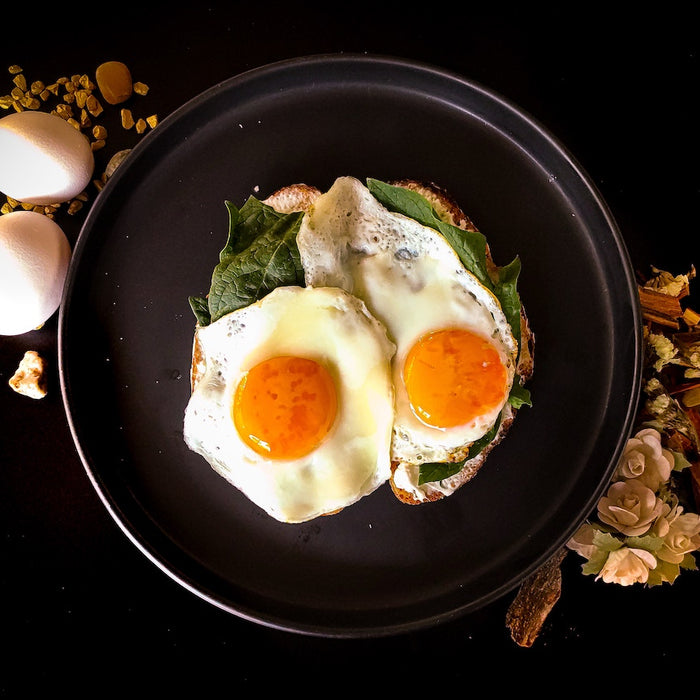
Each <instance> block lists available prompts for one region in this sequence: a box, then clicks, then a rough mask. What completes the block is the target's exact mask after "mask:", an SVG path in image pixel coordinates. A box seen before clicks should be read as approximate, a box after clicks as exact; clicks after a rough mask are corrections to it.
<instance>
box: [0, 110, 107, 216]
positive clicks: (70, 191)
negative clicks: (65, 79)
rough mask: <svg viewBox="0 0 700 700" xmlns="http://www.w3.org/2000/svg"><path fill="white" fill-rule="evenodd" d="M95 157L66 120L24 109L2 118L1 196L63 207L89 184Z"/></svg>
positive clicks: (0, 153)
mask: <svg viewBox="0 0 700 700" xmlns="http://www.w3.org/2000/svg"><path fill="white" fill-rule="evenodd" d="M94 170H95V157H94V155H93V153H92V149H91V148H90V143H89V142H88V139H87V137H86V136H85V135H84V134H82V133H81V132H80V131H78V129H76V128H75V127H74V126H71V125H70V124H69V123H68V122H67V121H66V120H65V119H62V118H61V117H58V116H56V115H55V114H49V113H48V112H38V111H33V110H25V111H24V112H15V113H13V114H8V115H7V116H6V117H3V118H2V119H0V192H3V193H4V194H6V195H7V196H9V197H13V198H14V199H18V200H19V201H20V202H30V203H32V204H58V203H60V202H65V201H67V200H69V199H72V198H73V197H75V196H77V195H79V194H80V193H81V192H82V191H83V190H84V189H85V187H86V186H87V184H88V183H89V182H90V179H91V178H92V174H93V172H94Z"/></svg>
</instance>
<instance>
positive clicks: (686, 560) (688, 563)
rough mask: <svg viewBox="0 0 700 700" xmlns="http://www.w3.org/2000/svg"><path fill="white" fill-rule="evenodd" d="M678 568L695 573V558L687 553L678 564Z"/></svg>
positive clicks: (696, 566)
mask: <svg viewBox="0 0 700 700" xmlns="http://www.w3.org/2000/svg"><path fill="white" fill-rule="evenodd" d="M680 567H681V568H682V569H687V570H688V571H697V569H698V564H697V562H696V561H695V557H694V556H693V553H692V552H688V554H686V555H685V556H684V557H683V561H682V562H681V563H680Z"/></svg>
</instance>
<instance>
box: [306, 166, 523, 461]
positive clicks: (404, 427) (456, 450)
mask: <svg viewBox="0 0 700 700" xmlns="http://www.w3.org/2000/svg"><path fill="white" fill-rule="evenodd" d="M297 242H298V246H299V251H300V254H301V261H302V265H303V268H304V272H305V276H306V283H307V284H308V285H316V286H337V287H341V288H342V289H345V290H346V291H348V292H349V293H351V294H353V295H355V296H357V297H359V298H360V299H362V300H363V301H364V302H365V303H366V305H367V308H368V309H369V311H370V313H371V314H372V315H373V316H375V317H376V318H377V319H378V320H379V321H381V322H382V323H383V324H384V326H385V327H386V328H387V331H388V336H389V338H390V339H391V340H392V342H394V343H395V345H396V354H395V356H394V359H393V363H392V382H393V385H394V390H395V397H396V398H395V402H396V415H395V423H394V430H393V439H392V459H393V460H394V461H396V462H405V463H408V464H420V463H423V462H445V461H454V460H456V459H460V458H462V457H463V456H464V454H465V447H468V446H469V445H470V444H471V443H472V442H474V441H475V440H477V439H479V438H480V437H482V436H483V435H484V434H485V433H486V432H488V430H489V429H490V428H491V427H492V426H493V424H494V423H495V421H496V419H497V418H498V416H499V414H500V412H501V410H502V408H503V406H504V404H505V401H506V400H507V395H508V392H509V390H510V387H511V385H512V382H513V378H514V375H515V365H516V358H517V342H516V341H515V339H514V337H513V334H512V331H511V329H510V326H509V325H508V322H507V320H506V317H505V314H504V313H503V310H502V309H501V306H500V303H499V302H498V299H497V298H496V297H495V296H494V295H493V294H492V293H491V291H490V290H488V289H487V288H486V287H484V286H483V285H482V284H481V283H480V282H479V280H478V279H477V278H476V277H475V276H474V275H473V274H471V273H470V272H468V271H467V270H466V269H465V267H464V266H463V265H462V263H461V261H460V260H459V257H458V256H457V254H456V253H455V252H454V250H453V249H452V247H451V246H450V245H449V243H448V242H447V240H446V239H445V238H444V237H443V236H442V235H441V234H439V233H438V232H437V231H435V230H434V229H431V228H428V227H426V226H423V225H422V224H419V223H418V222H416V221H414V220H413V219H410V218H408V217H406V216H403V215H401V214H397V213H394V212H391V211H389V210H388V209H386V208H385V207H383V206H382V205H381V204H380V203H379V202H378V201H377V200H376V199H375V198H374V197H373V196H372V194H371V193H370V191H369V190H368V189H367V188H366V187H365V186H364V185H363V184H362V183H361V182H360V181H359V180H357V179H355V178H352V177H341V178H338V179H337V180H336V181H335V182H334V184H333V186H332V187H331V188H330V189H329V190H328V191H327V192H326V193H325V194H323V195H322V196H320V197H319V198H318V199H317V200H316V202H315V203H314V205H313V207H312V209H311V210H310V211H309V212H308V214H307V216H306V217H305V219H304V221H303V222H302V225H301V229H300V231H299V234H298V237H297ZM445 328H466V329H470V330H472V331H473V332H475V333H479V334H480V335H482V336H484V337H486V338H489V339H490V340H491V341H492V342H493V344H494V345H495V347H496V348H497V350H498V353H499V356H500V358H501V361H502V363H503V365H504V366H505V367H506V372H507V387H506V393H505V397H504V401H503V403H502V404H501V405H499V406H496V407H494V408H493V409H492V410H489V411H486V412H484V413H483V415H480V416H478V417H477V418H475V419H474V420H472V421H470V422H469V423H467V424H465V425H460V426H455V427H452V428H444V429H443V428H435V427H431V426H428V425H426V424H425V423H423V422H422V421H421V420H420V419H419V418H418V417H417V416H416V415H415V414H414V412H413V410H412V409H411V406H410V402H409V399H408V394H407V392H406V388H405V386H404V382H403V377H402V372H403V366H404V362H405V359H406V356H407V353H408V352H409V350H410V349H411V347H412V346H413V345H414V344H415V342H416V341H417V340H418V339H419V338H420V337H421V336H423V335H424V334H425V333H427V332H429V331H433V330H440V329H445Z"/></svg>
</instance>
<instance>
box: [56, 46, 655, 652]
mask: <svg viewBox="0 0 700 700" xmlns="http://www.w3.org/2000/svg"><path fill="white" fill-rule="evenodd" d="M339 64H347V65H349V66H352V65H362V64H367V65H370V66H377V65H381V66H383V67H384V69H386V70H392V69H393V68H396V69H398V70H408V71H416V72H418V73H420V74H424V75H425V74H430V75H432V76H435V77H436V78H439V79H442V80H446V81H449V82H451V83H454V84H455V85H462V86H463V87H464V88H467V89H469V90H471V91H474V92H478V93H481V94H483V95H484V97H485V98H487V99H488V100H491V101H493V102H495V103H498V104H499V105H500V106H502V108H503V109H505V110H506V111H507V112H509V113H510V114H512V115H513V116H514V117H515V118H516V119H517V120H519V121H520V122H522V123H524V124H526V125H527V127H528V128H529V129H533V130H535V131H536V132H538V135H539V136H540V137H541V138H543V139H544V140H546V141H548V142H549V143H550V144H551V146H552V148H553V149H554V151H556V152H558V154H559V155H560V156H561V157H562V158H563V159H564V160H565V161H566V162H567V164H568V165H569V166H570V167H571V168H572V170H573V171H574V172H575V173H576V176H577V177H578V179H579V181H580V182H581V183H583V184H584V185H585V187H586V188H587V190H588V191H589V193H590V196H591V201H592V203H593V204H594V205H595V207H596V208H597V209H598V210H599V212H600V214H601V215H602V216H603V217H604V219H605V221H606V224H607V227H608V230H607V233H609V234H610V236H611V237H612V240H613V242H614V244H615V246H616V253H617V254H618V255H619V256H620V258H621V260H622V261H623V269H622V270H620V272H621V273H623V274H624V277H625V283H626V284H625V286H626V287H627V288H628V291H629V298H628V299H626V300H625V301H627V302H629V303H630V305H631V311H632V315H633V317H634V320H635V328H634V329H632V330H631V332H632V334H633V338H632V355H633V357H632V360H631V363H630V365H631V366H630V370H631V371H630V374H631V381H632V386H631V388H630V391H629V400H628V405H627V406H626V415H625V420H624V423H623V425H622V426H621V430H620V431H619V439H618V441H617V443H616V444H615V446H614V447H613V448H612V450H611V460H610V464H609V465H608V468H607V471H606V472H605V474H606V476H607V477H609V476H610V474H611V473H612V471H613V469H614V467H615V463H616V461H617V459H618V457H619V455H620V454H621V452H622V450H623V448H624V445H625V443H626V440H627V439H628V437H629V435H630V434H631V431H632V428H633V424H634V419H635V415H636V409H637V404H638V400H639V396H640V393H641V372H640V370H641V366H642V334H641V312H640V309H639V306H638V296H637V288H636V283H635V281H634V277H633V272H632V266H631V263H630V260H629V256H628V253H627V249H626V245H625V242H624V239H623V237H622V234H621V232H620V230H619V228H618V226H617V223H616V222H615V219H614V217H613V215H612V213H611V211H610V209H609V207H608V205H607V203H606V202H605V201H604V199H603V197H602V195H601V194H600V192H599V190H598V188H597V186H596V185H595V184H594V183H593V181H592V179H591V178H590V176H589V175H588V174H587V172H586V171H585V170H584V168H583V167H582V166H581V165H580V163H579V162H578V160H577V159H576V158H575V157H574V156H573V154H572V153H571V152H570V151H569V150H568V148H567V147H566V146H565V145H564V144H563V143H562V142H561V141H559V139H558V138H557V137H556V136H555V135H553V134H552V133H551V132H550V131H549V130H548V129H547V128H546V127H545V126H543V125H542V124H541V123H540V122H539V121H538V120H537V119H535V118H534V117H533V116H532V115H530V114H529V113H528V112H527V111H525V110H523V109H522V108H521V107H519V106H518V105H517V104H515V103H513V102H512V101H510V100H509V99H508V98H506V97H504V96H503V95H501V94H499V93H498V92H496V91H494V90H492V89H490V88H488V87H486V86H484V85H482V84H480V83H479V82H478V81H475V80H472V79H468V78H466V77H464V76H463V75H461V74H459V73H456V72H454V71H451V70H448V69H445V68H442V67H440V66H437V65H434V64H430V63H427V62H423V61H416V60H411V59H407V58H402V57H396V56H388V55H381V54H365V53H362V54H355V53H341V54H314V55H308V56H301V57H297V58H289V59H284V60H280V61H276V62H273V63H269V64H265V65H262V66H258V67H254V68H251V69H248V70H246V71H243V72H241V73H239V74H237V75H234V76H232V77H231V78H228V79H226V80H224V81H222V82H220V83H217V84H215V85H213V86H211V87H210V88H208V89H206V90H205V91H203V92H201V93H200V94H198V95H196V96H195V97H193V98H191V99H189V100H188V101H187V102H185V103H184V104H183V105H181V106H180V107H179V108H177V109H176V110H174V111H173V112H172V113H171V114H170V115H168V116H167V117H165V118H164V119H162V120H161V123H160V124H159V131H158V133H159V134H163V133H165V131H166V130H167V129H170V128H172V127H173V126H176V125H177V122H178V121H179V120H180V119H182V118H184V117H185V116H187V115H188V114H190V113H192V112H194V111H196V110H197V108H198V107H199V105H200V104H202V103H205V102H207V101H208V100H209V99H210V98H211V97H213V96H214V95H215V94H216V93H218V92H220V91H222V90H230V89H233V88H234V87H235V86H236V85H237V84H240V83H244V82H246V81H248V80H250V79H255V78H257V77H260V76H265V75H266V74H271V75H274V74H275V73H277V72H280V71H281V72H284V71H286V70H292V71H294V70H297V69H299V68H304V69H305V70H309V71H313V70H314V69H315V68H316V67H319V66H320V67H321V68H323V67H327V66H329V65H339ZM149 143H150V141H149V140H148V139H144V140H142V141H141V142H139V143H138V144H137V145H136V146H134V148H133V149H132V153H133V155H134V156H136V155H139V154H141V153H142V152H144V151H146V150H147V149H148V148H149ZM130 160H135V158H133V159H130ZM127 177H128V167H124V168H120V169H118V170H117V171H116V172H115V174H114V175H113V177H112V178H111V179H110V181H108V182H107V183H106V186H105V187H104V189H103V190H102V192H101V193H100V194H99V195H98V197H97V198H96V200H95V202H94V203H93V205H92V207H91V209H90V211H89V212H88V215H87V217H86V219H85V221H84V223H83V225H82V227H81V230H80V233H79V235H78V238H77V240H76V243H75V246H74V250H73V258H72V260H71V265H70V268H69V272H68V276H67V279H66V284H65V287H64V293H63V299H62V302H61V306H60V309H59V317H58V370H59V382H60V389H61V396H62V401H63V404H64V408H65V413H66V418H67V423H68V427H69V430H70V432H71V435H72V437H73V440H74V443H75V447H76V451H77V453H78V455H79V457H80V460H81V462H82V464H83V467H84V469H85V471H86V473H87V476H88V478H89V480H90V482H91V484H92V486H93V488H94V489H95V491H96V492H97V494H98V496H99V498H100V500H101V501H102V503H103V505H104V506H105V508H106V510H107V512H108V513H109V515H110V516H111V518H112V519H113V520H114V521H115V522H116V524H117V525H118V526H119V528H120V529H121V530H122V531H123V532H124V534H125V535H126V536H127V538H128V539H129V540H130V541H131V542H132V543H133V544H134V545H135V546H136V548H137V549H138V550H140V551H141V553H142V554H144V555H145V556H146V558H147V559H148V560H150V561H151V562H152V563H153V564H155V566H156V567H157V568H158V569H160V570H161V571H162V572H164V573H165V574H166V575H167V576H168V577H170V578H172V579H173V580H174V581H176V582H177V583H179V584H180V585H181V586H183V588H185V589H186V590H188V591H190V592H191V593H193V594H194V595H196V596H198V597H199V598H201V599H203V600H205V601H207V602H208V603H210V604H212V605H214V606H215V607H217V608H220V609H222V610H224V611H226V612H228V613H232V614H233V615H235V616H237V617H239V618H241V619H243V620H247V621H249V622H252V623H256V624H260V625H263V626H266V627H270V628H272V629H277V630H281V631H287V632H292V633H300V634H304V635H311V636H319V637H328V638H334V637H335V638H367V637H382V636H388V635H394V634H402V633H405V632H410V631H414V630H420V629H425V628H429V627H432V626H435V625H438V624H442V623H444V622H445V621H448V620H451V619H454V618H456V617H462V616H464V615H466V614H468V613H470V612H475V611H477V610H479V609H481V608H483V607H484V606H486V605H488V604H490V603H493V602H494V601H496V600H498V599H499V598H501V597H502V596H503V595H505V594H507V593H509V592H510V591H513V590H514V589H515V588H516V587H517V586H518V585H520V584H521V583H522V581H524V580H525V579H526V578H527V577H528V576H530V575H531V574H533V573H534V572H535V571H536V570H537V569H538V568H539V567H540V566H541V565H542V564H543V563H544V562H546V561H547V560H548V559H549V557H550V556H551V555H552V554H553V553H554V552H556V551H557V550H558V549H560V548H561V547H562V546H564V545H565V543H566V541H567V540H568V539H569V538H570V536H571V535H572V534H573V532H574V531H575V529H576V527H577V526H578V525H577V524H576V523H572V524H571V526H570V527H569V529H568V530H567V531H564V532H561V533H560V536H559V537H558V538H555V539H553V541H552V544H551V546H550V547H549V549H547V550H546V551H544V552H543V553H542V555H541V556H540V557H539V558H537V559H535V560H533V561H532V562H531V563H530V565H529V566H528V567H526V568H524V569H522V570H521V571H520V575H519V576H518V577H517V578H514V579H511V580H509V581H505V582H503V584H502V585H500V586H497V587H495V588H494V589H492V590H491V592H490V593H489V594H486V595H484V596H482V597H480V598H479V599H478V600H476V601H472V602H470V603H467V604H465V605H464V606H462V607H459V608H456V609H452V610H446V611H445V612H444V613H440V614H430V615H427V616H425V617H422V618H420V619H411V620H405V621H397V622H396V623H393V624H388V625H383V626H381V627H377V626H374V625H358V626H353V625H344V626H339V627H335V626H328V625H324V624H316V623H313V622H312V623H305V622H299V621H297V620H290V619H288V618H286V617H284V616H278V615H276V614H274V613H269V612H266V611H264V610H258V609H252V608H248V607H246V606H244V605H243V606H242V605H235V604H232V603H230V602H227V601H223V600H221V599H220V598H219V596H218V595H217V594H216V593H215V592H211V591H209V590H208V589H207V588H206V586H203V585H201V583H200V582H199V581H197V580H196V579H195V578H193V577H192V576H190V575H188V574H186V573H184V572H182V571H179V570H178V569H177V567H175V566H172V565H171V563H169V562H167V561H166V560H164V558H163V556H162V554H161V552H160V551H159V549H158V546H157V545H153V543H152V542H149V541H147V540H145V539H144V538H143V537H142V536H141V535H140V533H138V532H135V531H134V529H133V528H132V526H131V524H130V523H129V521H128V518H127V517H126V516H125V515H124V514H123V513H122V512H121V510H120V508H119V504H118V503H115V502H114V500H113V499H112V498H111V497H110V494H109V493H107V492H105V490H104V488H103V485H102V483H101V480H100V478H99V474H98V470H97V469H96V468H95V465H93V464H91V461H90V458H89V456H88V454H87V453H86V451H85V450H84V449H83V446H82V445H81V442H80V439H79V431H78V419H77V417H76V415H75V413H74V412H73V409H72V406H71V388H70V378H69V376H68V371H67V359H66V343H67V340H66V329H65V326H66V318H65V317H66V313H67V311H66V310H67V309H68V307H69V304H70V298H71V293H72V291H73V286H74V284H75V281H76V277H77V274H78V269H79V267H80V258H81V256H82V252H83V249H84V247H85V246H86V245H87V241H88V237H89V233H90V228H91V226H92V223H93V221H94V220H95V219H97V218H98V216H99V212H100V210H101V208H102V207H103V205H104V202H105V201H106V198H107V197H108V195H109V193H110V192H111V190H112V189H113V188H114V187H115V186H116V185H117V183H118V182H119V181H120V180H122V179H124V178H127ZM605 487H606V479H605V478H604V479H602V480H601V483H600V485H599V487H598V489H597V490H596V491H595V492H592V493H591V494H590V497H589V498H588V500H587V501H586V504H585V506H584V507H583V508H582V509H581V513H582V515H581V518H583V517H585V515H586V514H587V513H588V512H590V511H591V510H592V509H593V507H594V506H595V503H596V502H597V501H598V499H599V498H600V496H601V495H602V492H603V491H604V489H605Z"/></svg>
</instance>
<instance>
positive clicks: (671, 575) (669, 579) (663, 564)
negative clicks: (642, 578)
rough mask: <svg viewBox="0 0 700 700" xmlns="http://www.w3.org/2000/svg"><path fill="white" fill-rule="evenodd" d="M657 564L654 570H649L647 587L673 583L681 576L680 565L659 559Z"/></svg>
mask: <svg viewBox="0 0 700 700" xmlns="http://www.w3.org/2000/svg"><path fill="white" fill-rule="evenodd" d="M656 561H657V564H656V567H655V568H654V569H650V570H649V578H648V579H647V585H648V586H650V587H652V586H659V585H661V584H662V583H673V582H674V581H675V580H676V579H677V578H678V576H680V573H681V569H680V566H679V565H678V564H671V563H670V562H667V561H661V560H660V559H657V560H656Z"/></svg>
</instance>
